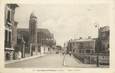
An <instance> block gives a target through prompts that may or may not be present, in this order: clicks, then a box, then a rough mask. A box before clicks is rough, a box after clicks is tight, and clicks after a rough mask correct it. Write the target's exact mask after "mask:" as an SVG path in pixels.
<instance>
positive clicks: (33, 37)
mask: <svg viewBox="0 0 115 73" xmlns="http://www.w3.org/2000/svg"><path fill="white" fill-rule="evenodd" d="M29 34H30V35H29V36H28V37H29V39H30V53H31V55H33V54H34V53H35V54H37V49H38V47H37V17H36V16H35V15H34V13H31V15H30V20H29Z"/></svg>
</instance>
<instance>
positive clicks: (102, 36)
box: [96, 26, 110, 54]
mask: <svg viewBox="0 0 115 73" xmlns="http://www.w3.org/2000/svg"><path fill="white" fill-rule="evenodd" d="M109 35H110V30H109V26H104V27H101V28H100V29H99V36H98V39H97V45H98V46H97V47H96V52H99V53H105V54H107V53H109Z"/></svg>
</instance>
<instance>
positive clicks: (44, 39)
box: [17, 28, 56, 53]
mask: <svg viewBox="0 0 115 73" xmlns="http://www.w3.org/2000/svg"><path fill="white" fill-rule="evenodd" d="M17 33H18V35H19V36H20V35H21V36H22V37H23V39H24V41H25V52H26V53H30V43H29V39H30V38H29V37H28V36H29V29H28V28H19V29H18V31H17ZM55 44H56V42H55V39H54V36H53V34H52V33H51V32H50V31H49V30H48V29H43V28H38V29H37V48H38V50H37V51H38V52H39V53H46V52H48V51H49V50H50V48H51V47H53V46H54V45H55ZM48 49H49V50H48Z"/></svg>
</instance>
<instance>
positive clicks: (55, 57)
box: [6, 54, 64, 68]
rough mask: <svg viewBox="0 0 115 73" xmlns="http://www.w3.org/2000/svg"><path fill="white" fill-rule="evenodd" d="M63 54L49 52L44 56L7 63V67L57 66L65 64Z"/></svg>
mask: <svg viewBox="0 0 115 73" xmlns="http://www.w3.org/2000/svg"><path fill="white" fill-rule="evenodd" d="M63 57H64V56H63V55H62V54H48V55H45V56H42V57H37V58H33V59H29V60H24V61H21V62H16V63H12V64H7V65H6V67H10V68H33V67H34V68H49V67H50V68H52V67H53V68H55V67H59V68H60V67H64V66H63Z"/></svg>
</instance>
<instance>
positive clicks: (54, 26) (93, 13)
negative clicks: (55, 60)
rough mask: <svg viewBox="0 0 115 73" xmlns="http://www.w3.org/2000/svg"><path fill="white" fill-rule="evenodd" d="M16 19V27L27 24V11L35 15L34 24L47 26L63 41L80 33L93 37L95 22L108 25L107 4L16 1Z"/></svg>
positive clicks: (108, 12) (22, 26)
mask: <svg viewBox="0 0 115 73" xmlns="http://www.w3.org/2000/svg"><path fill="white" fill-rule="evenodd" d="M18 5H19V7H18V8H17V9H16V12H15V20H16V21H17V22H18V28H28V27H29V18H30V14H31V13H32V12H33V13H34V14H35V15H36V16H37V18H38V19H37V22H38V23H37V28H47V29H49V31H50V32H51V33H53V34H54V38H55V39H56V43H57V44H58V45H63V44H64V43H66V42H67V41H68V40H70V39H78V38H79V37H83V38H87V37H88V36H91V37H92V38H96V37H97V35H98V33H97V28H95V25H96V24H99V26H100V27H102V26H109V24H110V6H109V5H107V4H36V5H35V4H18Z"/></svg>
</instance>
